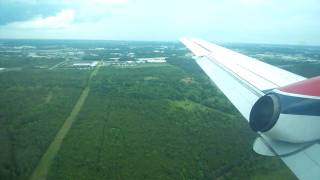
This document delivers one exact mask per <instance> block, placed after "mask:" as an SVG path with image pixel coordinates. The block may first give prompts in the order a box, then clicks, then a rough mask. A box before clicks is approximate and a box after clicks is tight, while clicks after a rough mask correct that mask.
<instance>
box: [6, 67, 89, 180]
mask: <svg viewBox="0 0 320 180" xmlns="http://www.w3.org/2000/svg"><path fill="white" fill-rule="evenodd" d="M86 77H87V72H85V71H82V72H80V71H77V70H73V71H44V70H26V71H17V72H14V71H11V72H6V73H2V74H0V84H1V86H0V94H1V96H0V102H1V105H0V106H1V111H0V138H1V140H0V147H1V148H0V179H21V180H22V179H23V180H24V179H27V178H28V177H29V176H30V175H31V173H32V171H33V169H34V168H35V166H36V165H37V163H38V161H39V160H40V158H41V156H42V155H43V153H44V152H45V151H46V149H47V147H48V145H49V144H50V142H51V141H52V139H53V137H54V136H55V135H56V133H57V131H58V130H59V128H60V127H61V125H62V123H63V121H64V119H65V118H66V117H67V116H68V114H69V113H70V111H71V109H72V107H73V106H74V104H75V102H76V100H77V99H78V97H79V95H80V92H81V90H82V89H83V86H84V84H85V80H86Z"/></svg>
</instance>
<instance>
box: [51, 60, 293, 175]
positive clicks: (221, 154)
mask: <svg viewBox="0 0 320 180" xmlns="http://www.w3.org/2000/svg"><path fill="white" fill-rule="evenodd" d="M169 62H170V64H171V66H162V67H148V68H143V69H141V68H139V69H137V68H128V69H119V68H113V67H108V68H103V69H101V70H100V72H99V74H98V75H97V76H96V77H95V78H94V79H93V81H92V83H91V92H90V94H89V96H88V99H87V101H86V103H85V105H84V107H83V109H82V111H81V112H80V114H79V116H78V120H77V121H76V122H75V123H74V124H73V127H72V128H71V130H70V132H69V134H68V135H67V137H66V138H65V140H64V143H63V145H62V147H61V149H60V151H59V153H58V155H57V157H56V159H55V161H54V163H53V165H52V169H51V170H50V172H49V174H48V178H49V179H218V178H220V179H250V178H260V177H262V176H261V174H263V176H266V177H268V176H270V177H275V178H278V179H292V178H294V177H293V176H292V175H291V174H290V172H289V170H288V169H287V168H286V167H285V166H284V165H283V164H282V163H281V161H279V160H277V159H274V160H272V158H271V159H270V158H264V157H261V156H258V155H256V154H255V153H254V152H253V151H252V141H253V140H254V138H255V134H254V133H252V132H251V130H250V129H249V128H248V125H247V123H246V121H245V120H244V119H242V118H241V116H240V115H239V114H238V113H235V112H234V111H233V108H232V106H231V105H230V104H229V103H228V101H227V100H226V99H225V98H224V97H223V96H220V92H219V91H218V90H217V89H215V88H214V87H213V86H212V85H211V83H210V82H209V81H208V79H207V78H206V76H204V74H203V73H202V72H201V71H200V70H199V69H198V68H197V66H196V65H195V64H194V61H192V60H190V59H189V58H175V59H170V61H169ZM150 77H152V78H150ZM186 78H187V79H190V78H191V79H192V81H190V80H189V81H186ZM217 94H219V96H217ZM207 99H215V101H207ZM221 103H222V104H221ZM218 105H219V106H221V107H219V108H215V107H216V106H218Z"/></svg>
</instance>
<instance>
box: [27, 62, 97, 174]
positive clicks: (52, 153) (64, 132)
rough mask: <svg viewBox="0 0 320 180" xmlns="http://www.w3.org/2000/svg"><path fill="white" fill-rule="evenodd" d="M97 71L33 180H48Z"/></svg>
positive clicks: (49, 148) (44, 157)
mask: <svg viewBox="0 0 320 180" xmlns="http://www.w3.org/2000/svg"><path fill="white" fill-rule="evenodd" d="M97 71H98V67H97V68H96V69H95V70H94V71H93V72H92V73H91V75H90V78H89V80H88V82H87V84H86V87H85V88H84V90H83V91H82V93H81V95H80V97H79V99H78V101H77V103H76V105H75V106H74V107H73V109H72V111H71V113H70V115H69V116H68V118H67V119H66V120H65V122H64V123H63V125H62V127H61V129H60V130H59V132H58V133H57V135H56V137H55V138H54V140H53V141H52V143H51V144H50V146H49V147H48V149H47V151H46V152H45V153H44V155H43V157H42V158H41V160H40V162H39V164H38V166H37V167H36V169H35V170H34V172H33V174H32V176H31V179H32V180H39V179H46V177H47V173H48V170H49V168H50V166H51V163H52V160H53V159H54V158H55V156H56V154H57V153H58V151H59V149H60V147H61V144H62V142H63V139H64V137H65V136H66V135H67V133H68V132H69V130H70V128H71V126H72V124H73V122H74V121H75V119H76V117H77V115H78V114H79V112H80V110H81V107H82V106H83V104H84V102H85V100H86V99H87V97H88V94H89V92H90V87H89V84H88V83H90V80H91V79H92V77H93V76H95V75H96V73H97Z"/></svg>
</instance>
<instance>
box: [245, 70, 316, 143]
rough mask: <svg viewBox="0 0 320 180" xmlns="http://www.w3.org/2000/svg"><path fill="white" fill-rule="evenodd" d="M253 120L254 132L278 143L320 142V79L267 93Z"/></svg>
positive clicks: (254, 107)
mask: <svg viewBox="0 0 320 180" xmlns="http://www.w3.org/2000/svg"><path fill="white" fill-rule="evenodd" d="M249 120H250V121H249V124H250V127H251V128H252V129H253V130H254V131H256V132H258V131H259V132H263V133H264V134H265V135H267V136H268V137H270V138H273V139H276V140H281V141H286V142H291V143H303V142H310V141H315V140H318V139H320V76H319V77H316V78H312V79H308V80H305V81H301V82H298V83H295V84H292V85H289V86H285V87H282V88H279V89H275V90H273V91H271V92H270V93H267V94H266V95H265V96H263V97H261V98H260V99H259V100H258V101H257V102H256V103H255V104H254V106H253V107H252V109H251V112H250V119H249Z"/></svg>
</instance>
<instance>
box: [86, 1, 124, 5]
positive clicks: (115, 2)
mask: <svg viewBox="0 0 320 180" xmlns="http://www.w3.org/2000/svg"><path fill="white" fill-rule="evenodd" d="M88 2H91V3H99V4H108V5H109V4H110V5H111V4H127V3H128V2H129V1H128V0H91V1H88Z"/></svg>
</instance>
